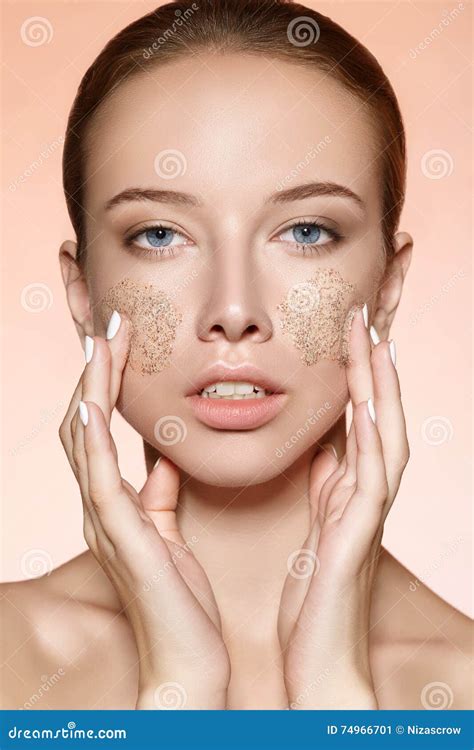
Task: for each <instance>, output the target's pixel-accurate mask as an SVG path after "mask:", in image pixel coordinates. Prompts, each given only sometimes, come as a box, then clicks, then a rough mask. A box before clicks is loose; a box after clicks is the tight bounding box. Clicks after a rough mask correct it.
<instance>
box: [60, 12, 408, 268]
mask: <svg viewBox="0 0 474 750" xmlns="http://www.w3.org/2000/svg"><path fill="white" fill-rule="evenodd" d="M197 50H199V51H205V50H209V51H212V52H219V53H222V54H225V53H226V52H242V53H247V54H256V55H258V54H261V55H265V56H269V57H273V58H276V59H280V60H282V59H283V60H286V61H288V62H293V63H297V64H301V65H305V66H306V67H310V68H313V69H319V70H323V71H326V72H328V73H329V74H330V75H331V76H333V77H334V78H335V79H337V80H338V81H339V82H340V83H342V84H343V85H344V86H345V87H346V89H348V90H349V91H350V92H351V93H352V94H354V95H355V96H357V97H358V98H359V100H361V101H362V103H363V104H364V106H366V109H367V113H368V115H369V117H370V118H371V120H372V121H373V123H374V127H375V132H376V134H377V136H378V153H379V155H380V159H381V166H382V171H381V175H382V191H383V194H382V236H383V242H384V248H385V252H386V253H387V255H388V256H390V255H391V254H392V253H393V236H394V234H395V232H396V229H397V226H398V222H399V218H400V213H401V209H402V205H403V200H404V194H405V179H406V154H405V133H404V127H403V121H402V117H401V114H400V110H399V107H398V103H397V99H396V96H395V93H394V91H393V89H392V86H391V85H390V82H389V81H388V79H387V77H386V75H385V73H384V72H383V70H382V68H381V67H380V65H379V63H378V62H377V60H376V59H375V57H374V56H373V55H372V54H371V53H370V52H369V51H368V50H367V49H366V48H365V47H364V46H363V45H362V44H360V42H358V41H357V40H356V39H355V38H354V37H352V36H351V35H350V34H348V32H347V31H345V30H344V29H343V28H341V26H339V25H338V24H336V23H334V21H332V20H331V19H330V18H328V17H327V16H323V15H321V14H320V13H318V12H316V11H314V10H312V9H310V8H307V7H305V6H304V5H300V4H298V3H293V2H291V0H196V1H195V2H193V1H192V0H188V2H179V1H178V2H171V3H167V4H166V5H162V6H161V7H159V8H157V9H156V10H154V11H152V12H151V13H148V14H147V15H145V16H143V17H142V18H139V19H138V20H137V21H134V22H133V23H131V24H129V26H126V27H125V28H124V29H122V31H120V32H119V33H118V34H117V35H116V36H114V37H113V38H112V39H111V40H110V41H109V42H108V43H107V45H106V46H105V47H104V49H103V50H102V52H101V53H100V54H99V56H98V57H97V58H96V60H95V61H94V62H93V63H92V65H91V66H90V67H89V69H88V70H87V72H86V73H85V75H84V77H83V79H82V81H81V83H80V86H79V89H78V92H77V95H76V98H75V100H74V103H73V106H72V109H71V112H70V115H69V119H68V123H67V131H66V138H65V143H64V152H63V185H64V192H65V195H66V202H67V207H68V212H69V216H70V218H71V221H72V225H73V227H74V231H75V233H76V238H77V243H78V251H77V259H78V261H79V262H80V263H81V264H83V263H84V261H85V253H86V245H87V241H86V232H85V211H84V209H83V205H84V190H85V187H86V183H85V159H86V157H87V150H86V147H85V143H86V135H87V128H88V126H89V125H90V123H91V119H92V118H93V116H94V113H95V112H96V110H97V109H98V107H99V106H100V105H101V104H102V103H103V102H104V101H105V100H106V99H107V97H108V96H109V95H110V94H112V92H114V91H115V89H117V87H118V86H120V84H121V83H122V82H123V81H124V80H125V79H129V78H130V77H131V76H135V75H139V74H140V73H141V72H142V71H143V69H147V68H149V67H150V66H155V65H159V64H160V63H166V62H170V61H172V60H175V59H178V58H180V57H181V56H187V55H189V54H192V53H193V52H194V51H197Z"/></svg>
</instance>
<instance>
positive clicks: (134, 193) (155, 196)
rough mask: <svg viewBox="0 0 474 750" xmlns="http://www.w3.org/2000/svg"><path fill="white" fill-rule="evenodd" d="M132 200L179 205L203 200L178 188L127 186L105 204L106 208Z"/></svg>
mask: <svg viewBox="0 0 474 750" xmlns="http://www.w3.org/2000/svg"><path fill="white" fill-rule="evenodd" d="M131 201H154V202H155V203H174V204H175V205H177V206H200V205H202V204H201V201H200V200H199V198H196V197H195V196H194V195H191V194H190V193H182V192H180V191H178V190H154V189H153V188H127V189H126V190H122V192H121V193H117V195H114V197H113V198H111V199H110V200H108V201H107V203H106V204H105V210H106V211H110V209H111V208H114V207H115V206H119V205H120V204H121V203H129V202H131Z"/></svg>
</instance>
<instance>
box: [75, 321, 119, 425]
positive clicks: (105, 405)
mask: <svg viewBox="0 0 474 750" xmlns="http://www.w3.org/2000/svg"><path fill="white" fill-rule="evenodd" d="M91 349H92V356H91V358H90V361H89V362H88V363H87V364H86V366H85V368H84V375H83V379H82V401H83V402H85V401H93V402H94V403H95V404H97V406H98V407H99V408H100V410H101V412H102V414H103V415H104V417H105V421H106V424H107V426H108V425H109V424H110V416H111V411H112V410H111V407H110V375H111V369H112V352H111V350H110V347H109V345H108V344H107V341H106V340H105V339H103V338H101V337H100V336H94V337H93V339H92V345H91Z"/></svg>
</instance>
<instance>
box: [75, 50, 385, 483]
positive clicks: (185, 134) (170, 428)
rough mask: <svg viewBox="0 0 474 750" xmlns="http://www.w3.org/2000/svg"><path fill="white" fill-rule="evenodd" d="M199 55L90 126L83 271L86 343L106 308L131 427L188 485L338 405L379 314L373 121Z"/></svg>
mask: <svg viewBox="0 0 474 750" xmlns="http://www.w3.org/2000/svg"><path fill="white" fill-rule="evenodd" d="M196 59H197V58H194V57H190V58H188V59H187V60H182V61H180V62H179V63H173V64H169V65H167V66H161V67H157V68H155V69H154V70H152V71H150V70H149V71H147V72H143V74H140V75H139V76H137V77H136V78H135V79H134V80H131V81H129V82H128V83H126V84H125V85H121V86H120V87H119V89H118V93H117V94H116V95H114V97H112V98H111V99H110V100H109V101H108V102H107V103H106V104H105V105H103V106H102V109H101V111H100V112H99V114H98V116H97V115H96V116H95V118H94V121H93V123H92V129H91V131H90V134H89V141H88V145H89V147H90V155H89V156H88V158H87V183H86V184H87V198H86V205H85V209H86V212H87V233H88V251H87V252H88V258H87V276H88V279H89V289H90V303H91V306H92V310H93V321H94V331H95V333H96V334H98V335H104V334H105V329H106V324H107V321H108V319H109V316H110V314H111V312H112V310H113V309H118V310H119V311H121V312H123V313H125V314H127V315H128V316H129V317H130V318H131V320H132V326H133V336H132V346H131V353H130V359H129V361H128V364H127V366H126V369H125V373H124V379H123V387H122V392H121V396H120V400H119V404H118V408H119V410H120V411H121V413H122V414H123V416H124V417H125V419H126V420H127V421H128V422H129V423H130V424H131V425H132V426H133V427H134V428H135V429H136V430H137V431H138V432H139V433H140V434H141V435H142V436H143V438H144V439H145V440H146V441H147V442H148V443H150V444H151V445H153V446H155V447H156V448H157V449H158V450H159V451H160V452H161V453H163V454H165V455H167V456H168V457H169V458H171V459H172V460H173V461H174V462H175V463H176V464H177V465H178V466H180V467H181V468H182V469H183V470H184V471H185V472H187V473H189V474H191V475H193V476H194V477H195V478H197V479H198V480H200V481H203V482H206V483H211V484H216V485H236V486H240V485H247V484H252V483H259V482H263V481H266V480H268V479H270V478H272V477H273V476H275V475H277V474H279V473H281V472H282V471H284V470H285V469H286V468H287V467H288V466H289V465H290V464H292V463H293V462H294V461H295V460H296V459H297V458H298V457H299V456H301V455H302V454H303V453H304V452H305V451H307V450H308V449H309V448H311V446H312V445H313V444H314V443H315V442H317V441H319V440H320V438H321V437H322V436H323V435H324V433H325V432H326V431H327V430H328V429H329V428H330V427H331V425H333V424H334V422H335V421H336V419H337V418H338V417H339V416H340V414H341V412H342V410H343V409H344V406H345V404H346V401H347V388H346V375H345V369H344V361H345V358H346V356H347V351H346V348H345V341H346V340H347V329H348V322H349V321H350V315H351V311H352V310H353V309H354V306H355V305H360V304H361V303H364V302H367V304H368V307H369V311H371V310H373V309H374V304H375V299H376V294H377V292H378V288H379V284H380V281H381V278H382V275H383V270H384V260H383V251H382V233H381V190H380V173H379V164H378V161H377V144H376V142H375V138H374V133H373V131H372V128H371V125H370V123H369V119H368V115H367V112H366V111H364V108H363V106H362V105H361V102H360V101H359V100H358V99H354V98H352V97H351V96H350V94H348V93H347V92H346V91H345V90H344V89H343V88H342V87H341V86H340V85H339V84H338V83H337V82H335V81H334V80H333V79H332V78H331V77H329V76H328V75H327V74H324V73H318V72H312V71H309V70H308V69H305V68H300V67H298V66H296V65H292V64H287V63H284V62H278V61H274V60H268V59H264V58H261V57H251V56H244V55H238V56H234V55H228V56H219V55H216V56H212V55H206V57H202V58H200V59H199V62H196ZM310 184H312V187H311V189H309V188H308V189H306V191H305V192H303V191H301V190H299V191H298V188H301V186H303V185H305V186H308V185H310ZM331 186H332V192H329V190H330V187H331ZM132 190H134V191H137V190H138V191H145V190H146V191H148V193H147V194H144V195H141V196H138V195H137V194H136V193H135V194H134V193H131V192H128V194H127V192H126V191H132ZM124 191H125V192H124ZM153 191H156V194H155V195H153ZM158 191H160V193H158ZM120 194H122V195H121V198H117V196H120ZM183 194H186V195H183ZM111 202H112V204H113V205H109V206H108V204H110V203H111ZM157 225H158V226H157ZM247 366H248V368H249V369H247V370H245V369H244V368H245V367H247ZM234 368H236V369H237V370H238V371H237V372H235V373H234V372H228V370H232V369H234ZM252 368H254V369H252ZM229 380H231V381H232V382H234V383H239V384H240V385H237V386H236V385H234V386H229V383H228V381H229ZM225 383H227V385H225ZM216 384H220V385H216ZM244 384H247V385H244ZM214 386H215V389H214ZM254 386H256V387H257V389H260V390H256V389H255V388H254ZM205 387H208V388H209V389H208V390H207V391H204V393H205V394H206V395H204V393H203V389H204V388H205ZM262 388H264V389H265V390H262ZM246 391H251V392H249V393H245V392H246ZM239 392H240V393H239ZM229 394H234V395H235V397H233V398H232V399H231V400H229ZM258 394H260V395H258ZM242 395H247V398H245V399H242V398H241V396H242ZM239 396H240V397H239ZM224 397H225V398H224ZM221 401H222V403H221Z"/></svg>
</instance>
